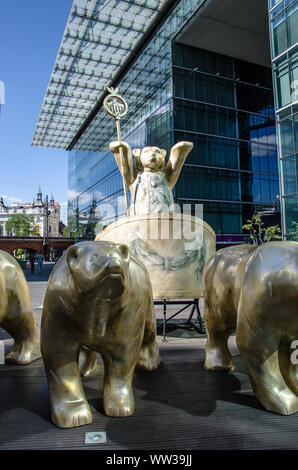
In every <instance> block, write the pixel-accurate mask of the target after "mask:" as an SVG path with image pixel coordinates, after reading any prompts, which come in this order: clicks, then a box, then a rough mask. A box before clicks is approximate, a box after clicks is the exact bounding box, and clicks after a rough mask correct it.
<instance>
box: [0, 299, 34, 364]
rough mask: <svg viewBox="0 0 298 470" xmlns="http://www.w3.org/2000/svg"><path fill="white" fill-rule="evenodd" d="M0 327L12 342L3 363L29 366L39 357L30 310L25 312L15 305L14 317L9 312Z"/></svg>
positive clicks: (32, 316)
mask: <svg viewBox="0 0 298 470" xmlns="http://www.w3.org/2000/svg"><path fill="white" fill-rule="evenodd" d="M16 309H17V310H16ZM16 312H17V314H16ZM1 326H2V327H3V328H4V329H5V330H6V331H7V332H8V333H9V334H10V335H11V336H12V338H13V340H14V344H13V346H12V348H11V350H10V351H9V353H8V354H7V355H6V357H5V362H7V363H10V364H29V363H30V362H33V361H35V360H36V359H39V358H40V357H41V353H40V341H39V337H38V333H37V326H36V323H35V319H34V315H33V311H32V310H29V309H28V310H25V309H24V308H22V307H21V306H20V305H17V306H16V308H15V309H14V315H13V316H12V315H11V313H10V312H9V313H8V314H7V316H6V318H5V320H4V321H3V322H2V324H1Z"/></svg>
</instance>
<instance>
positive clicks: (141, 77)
mask: <svg viewBox="0 0 298 470" xmlns="http://www.w3.org/2000/svg"><path fill="white" fill-rule="evenodd" d="M201 3H202V0H199V1H198V0H182V1H181V2H180V3H179V5H178V6H177V7H176V9H175V10H174V11H173V13H172V14H171V15H170V16H169V18H168V19H167V20H166V21H165V23H164V24H163V26H162V27H161V28H160V29H159V30H158V31H157V32H156V34H155V35H154V37H153V38H152V39H151V41H150V43H149V44H148V45H147V46H146V48H145V49H144V51H143V52H142V53H141V55H140V56H139V57H138V58H137V60H136V61H135V62H134V64H133V66H132V67H131V69H130V70H129V71H128V73H127V74H126V75H125V77H124V78H123V79H122V80H121V82H120V83H119V84H118V88H119V93H120V94H121V95H122V96H123V97H124V98H125V100H126V101H127V104H128V113H127V114H126V116H125V117H124V118H123V120H122V121H121V135H122V139H123V140H125V141H126V142H128V143H129V144H130V145H131V146H132V147H133V148H139V147H143V146H145V145H146V144H147V143H148V144H150V145H157V146H160V147H162V148H165V149H166V150H167V151H169V149H170V148H171V145H172V144H173V140H174V137H173V125H172V121H173V118H172V115H173V111H172V110H173V103H172V49H171V39H172V37H173V36H174V35H175V34H176V33H177V32H178V31H179V30H180V29H181V28H182V27H183V26H184V24H185V23H186V22H187V21H188V20H189V18H190V17H191V16H192V15H193V14H194V13H195V11H196V10H197V9H198V8H199V6H200V4H201ZM115 139H116V128H115V122H114V120H113V119H112V118H111V117H110V116H109V115H107V114H106V112H105V110H104V109H103V108H102V109H101V110H100V111H99V113H98V114H97V116H96V117H95V118H94V120H93V121H92V123H91V124H90V125H89V127H88V128H87V129H86V131H85V132H84V134H83V135H82V136H81V138H80V139H79V140H78V142H77V143H76V145H75V147H74V149H73V150H72V151H71V152H70V153H69V203H68V208H69V211H68V220H69V224H70V225H71V226H72V227H74V226H75V224H78V220H77V219H78V217H79V219H80V220H81V219H84V217H87V216H86V214H88V211H90V208H92V207H94V206H95V205H96V207H97V214H98V219H100V218H102V217H103V223H104V225H105V224H107V223H110V222H112V221H113V220H114V216H113V215H112V214H111V211H110V212H109V211H108V213H107V209H108V208H107V204H109V205H112V206H113V207H114V210H115V217H116V218H117V217H120V216H123V215H125V206H124V204H123V188H122V178H121V175H120V173H119V170H118V168H117V166H116V163H115V160H114V157H113V155H112V154H111V152H109V150H108V146H109V142H110V141H113V140H115ZM82 149H84V150H82ZM119 196H120V197H122V199H120V204H119V199H118V198H119Z"/></svg>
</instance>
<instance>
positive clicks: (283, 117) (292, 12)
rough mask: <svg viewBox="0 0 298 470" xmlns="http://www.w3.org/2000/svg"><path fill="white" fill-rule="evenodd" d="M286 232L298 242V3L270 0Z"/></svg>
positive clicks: (283, 213)
mask: <svg viewBox="0 0 298 470" xmlns="http://www.w3.org/2000/svg"><path fill="white" fill-rule="evenodd" d="M269 8H270V13H269V16H270V37H271V55H272V69H273V74H274V85H275V87H274V88H275V104H276V117H277V131H278V132H277V133H278V147H279V169H280V176H281V196H282V198H281V204H282V216H283V224H282V225H283V230H284V235H285V237H286V238H287V239H296V240H298V229H297V227H298V226H297V225H296V223H298V2H297V1H292V2H290V1H288V0H281V1H276V0H270V1H269Z"/></svg>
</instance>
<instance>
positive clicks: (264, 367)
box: [236, 324, 298, 415]
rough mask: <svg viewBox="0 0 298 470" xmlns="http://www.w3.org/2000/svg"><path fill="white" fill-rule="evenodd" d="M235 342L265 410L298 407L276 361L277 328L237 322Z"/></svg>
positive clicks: (281, 411)
mask: <svg viewBox="0 0 298 470" xmlns="http://www.w3.org/2000/svg"><path fill="white" fill-rule="evenodd" d="M236 337H237V345H238V349H239V352H240V354H241V358H242V360H243V362H244V364H245V366H246V369H247V371H248V375H249V378H250V381H251V385H252V388H253V390H254V393H255V395H256V397H257V399H258V400H259V401H260V402H261V403H262V405H263V406H264V408H266V410H268V411H272V412H274V413H278V414H281V415H290V414H293V413H295V412H297V411H298V396H297V395H296V394H294V393H293V392H292V391H291V390H290V388H289V387H288V385H287V383H286V382H285V380H284V378H283V376H282V373H281V370H280V364H279V358H278V356H279V352H278V348H279V342H280V337H279V336H278V332H276V333H275V332H274V331H273V329H272V328H268V329H266V330H265V329H264V328H260V327H258V326H257V325H255V327H254V328H251V327H250V326H249V325H248V324H246V325H244V326H241V325H238V328H237V332H236Z"/></svg>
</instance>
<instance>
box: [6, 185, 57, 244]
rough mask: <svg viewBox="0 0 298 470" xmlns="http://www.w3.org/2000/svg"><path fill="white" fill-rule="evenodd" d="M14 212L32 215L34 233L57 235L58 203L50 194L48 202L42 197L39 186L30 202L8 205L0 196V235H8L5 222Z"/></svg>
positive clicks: (38, 234)
mask: <svg viewBox="0 0 298 470" xmlns="http://www.w3.org/2000/svg"><path fill="white" fill-rule="evenodd" d="M16 214H24V215H29V216H33V219H34V228H35V235H36V236H40V237H43V236H45V235H46V234H47V236H48V237H59V236H60V234H59V222H60V205H59V203H58V202H55V200H54V197H53V196H51V199H50V201H49V202H47V201H46V200H44V201H43V199H42V192H41V189H40V188H39V190H38V192H37V195H36V199H35V200H33V202H32V203H30V202H26V203H25V204H19V203H16V202H15V203H12V204H11V205H10V206H6V205H5V204H4V201H3V198H0V236H1V237H3V236H9V235H10V233H7V231H6V228H5V224H6V222H7V221H8V220H9V219H10V218H11V217H12V216H13V215H16Z"/></svg>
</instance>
